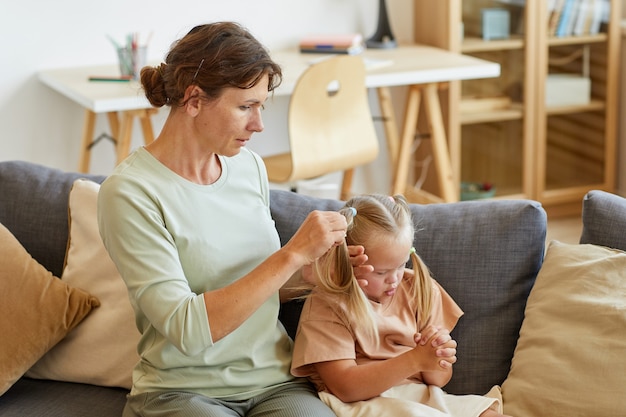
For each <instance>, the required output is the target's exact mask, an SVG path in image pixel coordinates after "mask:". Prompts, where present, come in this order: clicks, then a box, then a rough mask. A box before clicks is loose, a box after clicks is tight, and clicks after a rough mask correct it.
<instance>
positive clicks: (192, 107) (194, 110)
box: [183, 84, 202, 117]
mask: <svg viewBox="0 0 626 417" xmlns="http://www.w3.org/2000/svg"><path fill="white" fill-rule="evenodd" d="M201 97H202V89H201V88H200V87H198V86H197V85H193V84H192V85H190V86H189V87H187V89H186V90H185V96H184V97H183V102H184V103H185V111H186V112H187V113H189V114H190V115H191V116H194V117H195V116H196V115H197V114H198V113H199V112H200V107H201Z"/></svg>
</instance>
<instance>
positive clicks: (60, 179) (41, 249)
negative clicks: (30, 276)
mask: <svg viewBox="0 0 626 417" xmlns="http://www.w3.org/2000/svg"><path fill="white" fill-rule="evenodd" d="M81 177H85V178H89V179H91V180H93V181H96V182H102V181H103V180H104V176H101V175H89V174H80V173H69V172H64V171H61V170H58V169H54V168H49V167H46V166H42V165H38V164H35V163H32V162H24V161H3V162H0V195H2V196H7V198H2V200H1V203H0V223H2V224H4V225H5V226H6V228H7V229H9V230H10V231H11V233H13V235H14V236H15V237H16V238H17V240H19V241H20V243H21V244H22V246H24V248H25V249H26V251H27V252H28V253H29V254H31V255H32V257H33V258H35V259H36V260H37V261H38V262H39V263H40V264H41V265H42V266H43V267H44V268H46V269H47V270H48V271H50V272H52V274H53V275H55V276H57V277H59V276H61V273H62V271H63V261H64V259H65V247H66V245H67V236H68V233H67V221H68V219H67V198H68V195H69V191H70V188H71V187H72V183H73V182H74V180H76V179H77V178H81Z"/></svg>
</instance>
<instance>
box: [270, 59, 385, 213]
mask: <svg viewBox="0 0 626 417" xmlns="http://www.w3.org/2000/svg"><path fill="white" fill-rule="evenodd" d="M288 131H289V145H290V152H289V153H285V154H279V155H272V156H268V157H265V158H264V161H265V165H266V167H267V172H268V176H269V180H270V182H275V183H295V182H296V181H298V180H304V179H312V178H316V177H319V176H322V175H325V174H329V173H332V172H338V171H343V180H342V186H341V197H340V198H341V199H343V200H346V199H348V198H349V197H350V190H351V186H352V177H353V174H354V168H355V167H357V166H360V165H364V164H367V163H369V162H371V161H373V160H374V159H376V157H377V155H378V139H377V137H376V131H375V129H374V123H373V120H372V115H371V113H370V108H369V103H368V98H367V88H366V87H365V64H364V62H363V59H362V58H361V57H359V56H352V55H339V56H335V57H332V58H329V59H326V60H323V61H320V62H317V63H315V64H312V65H311V66H310V67H309V68H307V70H306V71H305V72H304V73H303V74H302V75H301V76H300V78H299V79H298V81H297V83H296V86H295V88H294V91H293V93H292V95H291V99H290V102H289V112H288Z"/></svg>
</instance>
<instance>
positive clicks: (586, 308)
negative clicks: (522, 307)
mask: <svg viewBox="0 0 626 417" xmlns="http://www.w3.org/2000/svg"><path fill="white" fill-rule="evenodd" d="M625 378H626V253H624V252H621V251H618V250H612V249H608V248H604V247H600V246H594V245H589V244H587V245H568V244H563V243H560V242H557V241H553V242H552V243H551V244H550V245H549V247H548V250H547V253H546V257H545V261H544V263H543V266H542V268H541V270H540V272H539V275H538V276H537V281H536V283H535V285H534V287H533V289H532V291H531V293H530V296H529V298H528V304H527V306H526V312H525V318H524V322H523V324H522V328H521V331H520V338H519V341H518V344H517V348H516V350H515V355H514V357H513V362H512V365H511V371H510V373H509V375H508V377H507V379H506V381H505V382H504V383H503V385H502V396H503V399H504V412H505V413H506V414H510V415H513V416H516V417H539V416H550V417H582V416H602V417H618V416H620V417H621V416H624V415H625V410H626V408H625V405H624V399H626V379H625Z"/></svg>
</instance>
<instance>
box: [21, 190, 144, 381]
mask: <svg viewBox="0 0 626 417" xmlns="http://www.w3.org/2000/svg"><path fill="white" fill-rule="evenodd" d="M99 190H100V185H99V184H97V183H95V182H92V181H88V180H83V179H79V180H77V181H76V182H75V183H74V185H73V187H72V189H71V191H70V199H69V210H70V240H69V245H68V251H67V257H66V266H65V269H64V270H63V275H62V276H61V278H62V280H63V281H64V282H66V283H68V284H69V285H72V286H74V287H78V288H82V289H84V290H86V291H89V292H90V293H92V294H94V295H96V296H97V297H98V298H99V299H100V302H101V304H102V305H101V306H100V308H99V309H98V310H97V311H94V314H93V315H91V316H90V317H88V318H87V319H86V320H85V321H84V322H83V323H81V325H80V326H78V327H77V328H76V329H75V332H73V334H72V335H71V337H68V338H66V339H65V340H63V341H62V342H61V343H59V344H58V345H57V346H56V347H55V348H54V349H52V350H50V351H49V352H48V353H47V354H46V355H45V356H44V357H43V358H41V360H40V361H39V362H38V363H37V364H36V365H35V366H33V367H32V368H31V369H30V370H29V372H28V374H27V375H28V376H30V377H33V378H45V379H56V380H61V381H70V382H83V383H88V384H95V385H104V386H115V387H123V388H130V386H131V376H132V369H133V367H134V365H135V364H136V363H137V361H138V360H139V355H138V354H137V343H138V341H139V331H138V330H137V328H136V326H135V315H134V313H133V309H132V307H131V304H130V301H129V299H128V292H127V290H126V285H125V284H124V281H123V280H122V278H121V277H120V275H119V273H118V272H117V268H116V267H115V264H114V263H113V261H112V260H111V258H110V257H109V255H108V253H107V251H106V249H105V248H104V245H103V243H102V240H101V238H100V234H99V232H98V221H97V212H96V210H97V198H98V191H99ZM96 313H97V314H96Z"/></svg>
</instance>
